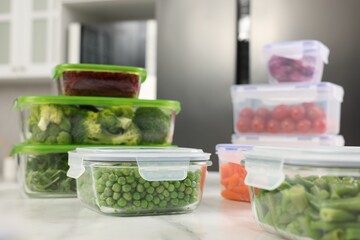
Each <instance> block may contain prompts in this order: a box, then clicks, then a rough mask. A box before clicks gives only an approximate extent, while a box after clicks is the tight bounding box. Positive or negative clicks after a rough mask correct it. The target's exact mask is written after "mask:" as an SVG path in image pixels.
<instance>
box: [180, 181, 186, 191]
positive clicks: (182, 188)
mask: <svg viewBox="0 0 360 240" xmlns="http://www.w3.org/2000/svg"><path fill="white" fill-rule="evenodd" d="M185 189H186V186H185V184H184V183H182V184H181V185H180V187H179V191H180V192H184V191H185Z"/></svg>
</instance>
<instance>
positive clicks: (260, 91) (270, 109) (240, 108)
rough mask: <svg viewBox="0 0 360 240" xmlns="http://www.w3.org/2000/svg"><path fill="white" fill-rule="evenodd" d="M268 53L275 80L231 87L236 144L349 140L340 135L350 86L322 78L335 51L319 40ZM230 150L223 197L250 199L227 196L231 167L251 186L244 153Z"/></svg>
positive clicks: (272, 47) (224, 159)
mask: <svg viewBox="0 0 360 240" xmlns="http://www.w3.org/2000/svg"><path fill="white" fill-rule="evenodd" d="M263 54H264V60H265V62H266V66H267V70H268V80H269V83H270V84H258V85H256V84H250V85H234V86H232V87H231V98H232V105H233V119H234V120H233V124H234V126H233V128H234V134H233V136H232V139H231V141H232V143H233V144H241V145H270V146H271V145H275V146H297V145H301V146H305V145H309V146H312V145H331V146H343V145H344V139H343V137H342V136H341V135H337V134H339V130H340V129H339V128H340V110H341V103H342V101H343V95H344V90H343V88H342V87H341V86H338V85H336V84H333V83H329V82H321V76H322V72H323V65H324V63H327V62H328V55H329V49H328V48H327V47H326V46H325V45H323V44H322V43H320V42H318V41H293V42H281V43H275V44H269V45H266V46H265V47H264V49H263ZM229 149H231V147H230V148H229ZM229 149H227V148H224V149H222V150H221V151H220V150H219V149H217V152H218V155H219V165H220V174H221V184H222V186H223V192H222V195H223V196H224V197H225V198H228V199H238V200H245V201H246V200H247V201H248V200H249V196H246V197H245V196H243V195H244V194H243V193H244V192H246V191H241V192H240V191H239V194H238V195H237V196H235V195H232V197H226V196H228V195H227V194H224V191H229V190H231V189H230V188H231V187H234V186H233V185H231V184H230V187H229V184H228V182H231V181H230V179H231V178H229V176H228V173H227V172H228V171H229V170H228V169H230V168H231V169H232V171H233V172H234V173H236V176H240V178H239V179H240V184H241V186H243V187H244V186H245V185H244V177H245V175H246V171H245V170H244V167H243V166H241V165H240V160H241V158H242V157H240V156H241V155H242V154H241V151H240V153H236V154H235V156H232V157H231V159H230V160H229V159H228V158H229V157H228V156H227V155H226V154H225V153H224V151H230V150H229ZM229 161H231V164H229ZM236 164H237V166H235V165H236ZM231 177H232V179H234V178H235V177H234V176H233V175H231Z"/></svg>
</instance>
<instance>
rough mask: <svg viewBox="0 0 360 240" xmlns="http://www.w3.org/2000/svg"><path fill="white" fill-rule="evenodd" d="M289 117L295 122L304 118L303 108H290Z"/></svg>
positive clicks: (298, 106) (299, 106)
mask: <svg viewBox="0 0 360 240" xmlns="http://www.w3.org/2000/svg"><path fill="white" fill-rule="evenodd" d="M290 116H291V118H292V119H294V120H296V121H298V120H300V119H303V118H304V116H305V108H304V107H303V106H301V105H296V106H291V107H290Z"/></svg>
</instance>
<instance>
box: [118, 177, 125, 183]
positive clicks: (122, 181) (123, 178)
mask: <svg viewBox="0 0 360 240" xmlns="http://www.w3.org/2000/svg"><path fill="white" fill-rule="evenodd" d="M117 182H118V184H120V185H124V184H126V178H125V177H119V178H118V180H117Z"/></svg>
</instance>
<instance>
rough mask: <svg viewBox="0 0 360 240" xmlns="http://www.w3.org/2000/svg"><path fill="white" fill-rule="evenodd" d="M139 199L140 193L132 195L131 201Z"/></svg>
mask: <svg viewBox="0 0 360 240" xmlns="http://www.w3.org/2000/svg"><path fill="white" fill-rule="evenodd" d="M140 198H141V196H140V193H138V192H135V193H134V194H133V199H134V200H140Z"/></svg>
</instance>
